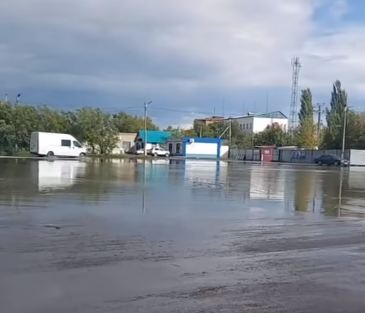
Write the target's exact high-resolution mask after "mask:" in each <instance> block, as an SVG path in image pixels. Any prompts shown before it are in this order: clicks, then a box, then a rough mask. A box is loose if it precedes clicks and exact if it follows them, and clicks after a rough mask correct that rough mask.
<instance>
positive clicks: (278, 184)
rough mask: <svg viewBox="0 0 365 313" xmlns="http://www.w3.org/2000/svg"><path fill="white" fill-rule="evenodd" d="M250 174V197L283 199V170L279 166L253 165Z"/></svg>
mask: <svg viewBox="0 0 365 313" xmlns="http://www.w3.org/2000/svg"><path fill="white" fill-rule="evenodd" d="M250 170H251V176H250V199H266V200H283V199H284V190H285V188H284V187H285V184H284V179H285V175H284V174H285V172H284V171H283V170H281V169H279V168H274V167H273V168H268V167H265V166H263V167H253V168H251V169H250Z"/></svg>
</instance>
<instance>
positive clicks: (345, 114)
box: [341, 105, 347, 161]
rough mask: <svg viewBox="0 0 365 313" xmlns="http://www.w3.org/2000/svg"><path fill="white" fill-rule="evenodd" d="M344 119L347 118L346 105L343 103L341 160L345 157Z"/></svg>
mask: <svg viewBox="0 0 365 313" xmlns="http://www.w3.org/2000/svg"><path fill="white" fill-rule="evenodd" d="M346 120H347V106H346V105H345V107H344V116H343V130H342V149H341V161H343V160H344V158H345V141H346V122H347V121H346Z"/></svg>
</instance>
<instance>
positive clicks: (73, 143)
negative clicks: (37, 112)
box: [30, 132, 86, 157]
mask: <svg viewBox="0 0 365 313" xmlns="http://www.w3.org/2000/svg"><path fill="white" fill-rule="evenodd" d="M30 152H31V153H32V154H35V155H38V156H48V157H53V156H60V157H83V156H85V155H86V148H84V147H83V146H82V145H81V144H80V142H79V141H78V140H77V139H76V138H75V137H73V136H71V135H69V134H59V133H45V132H33V133H32V134H31V136H30Z"/></svg>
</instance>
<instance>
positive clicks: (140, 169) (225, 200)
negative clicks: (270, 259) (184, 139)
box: [0, 159, 365, 216]
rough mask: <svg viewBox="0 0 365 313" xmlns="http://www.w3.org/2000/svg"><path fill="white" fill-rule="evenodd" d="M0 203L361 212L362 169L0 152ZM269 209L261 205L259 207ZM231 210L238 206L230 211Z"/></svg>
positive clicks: (364, 187)
mask: <svg viewBox="0 0 365 313" xmlns="http://www.w3.org/2000/svg"><path fill="white" fill-rule="evenodd" d="M0 168H1V171H0V207H1V206H8V207H9V206H10V207H11V206H19V205H29V204H30V203H31V202H32V201H34V199H38V201H39V199H40V197H41V196H47V197H48V198H46V199H48V200H49V201H50V200H52V199H53V200H54V199H55V197H57V196H59V197H60V198H62V197H65V196H67V197H68V198H74V199H78V201H81V203H82V202H87V203H90V202H93V203H95V205H98V204H100V203H107V202H108V205H111V206H113V207H114V206H115V207H116V208H118V209H119V210H125V209H128V210H129V209H130V210H133V209H134V208H138V210H139V212H141V213H140V214H154V213H155V212H157V211H161V212H162V211H163V212H164V214H167V212H168V214H176V212H177V211H179V212H194V214H196V213H197V212H203V211H204V213H202V214H206V212H218V211H219V212H225V213H226V214H228V213H229V212H231V213H232V212H236V211H242V212H251V213H252V212H261V213H260V214H264V213H265V214H270V215H272V214H288V212H293V211H297V212H312V213H315V214H322V213H324V214H327V215H333V216H338V215H340V216H363V214H364V213H365V204H364V203H365V202H364V198H365V194H364V191H365V180H364V179H363V177H364V174H365V169H361V168H351V169H337V168H321V167H304V168H303V167H300V166H296V167H295V166H280V165H275V164H272V165H255V164H243V163H227V162H214V161H183V160H128V159H114V160H99V159H94V160H88V161H86V162H79V161H62V160H56V161H53V162H49V161H46V160H40V161H35V160H7V159H2V160H0ZM262 212H264V213H262ZM232 214H233V213H232Z"/></svg>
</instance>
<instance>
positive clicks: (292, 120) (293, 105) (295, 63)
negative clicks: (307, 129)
mask: <svg viewBox="0 0 365 313" xmlns="http://www.w3.org/2000/svg"><path fill="white" fill-rule="evenodd" d="M291 65H292V69H293V72H292V87H291V99H290V117H289V132H290V133H291V134H293V133H294V130H295V128H296V127H297V119H298V110H297V102H298V80H299V70H300V67H301V66H302V65H301V64H300V60H299V58H298V57H294V58H293V59H292V62H291Z"/></svg>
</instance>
